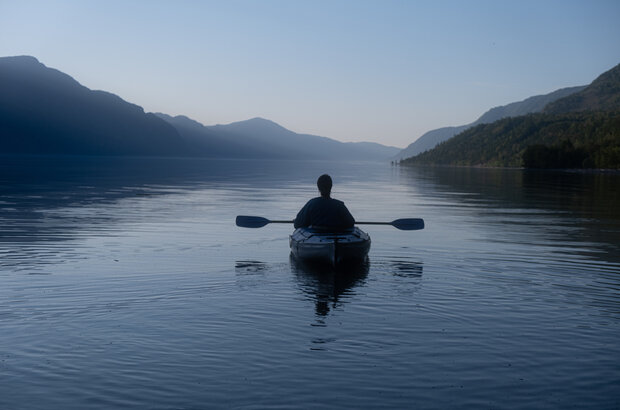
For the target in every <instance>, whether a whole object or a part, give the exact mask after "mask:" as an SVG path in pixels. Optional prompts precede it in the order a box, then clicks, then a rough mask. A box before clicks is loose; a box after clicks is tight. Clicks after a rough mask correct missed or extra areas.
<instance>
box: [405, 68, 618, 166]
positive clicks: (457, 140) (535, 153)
mask: <svg viewBox="0 0 620 410" xmlns="http://www.w3.org/2000/svg"><path fill="white" fill-rule="evenodd" d="M619 101H620V65H618V66H616V67H614V68H613V69H611V70H609V71H607V72H606V73H603V74H602V75H601V76H599V77H598V78H597V79H596V80H594V81H593V82H592V83H591V84H590V85H589V86H587V87H586V88H584V89H583V90H581V91H579V92H577V93H574V94H571V95H569V96H566V97H564V98H562V99H559V100H557V101H555V102H552V103H550V104H549V105H548V106H547V107H546V108H545V109H543V110H542V112H540V113H535V114H528V115H524V116H519V117H509V118H504V119H501V120H498V121H495V122H493V123H490V124H480V125H478V126H476V127H473V128H469V129H467V130H465V131H464V132H462V133H460V134H458V135H457V136H455V137H453V138H451V139H450V140H447V141H445V142H443V143H441V144H439V145H438V146H437V147H435V148H434V149H432V150H430V151H426V152H423V153H421V154H419V155H417V156H415V157H412V158H409V159H407V160H405V161H403V162H401V163H403V164H405V165H407V164H424V165H462V166H513V167H519V166H525V167H528V168H615V169H618V168H620V105H619V104H618V102H619Z"/></svg>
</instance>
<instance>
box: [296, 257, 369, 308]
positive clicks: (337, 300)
mask: <svg viewBox="0 0 620 410" xmlns="http://www.w3.org/2000/svg"><path fill="white" fill-rule="evenodd" d="M290 263H291V271H292V272H293V274H294V275H295V279H296V280H297V283H298V285H299V287H300V289H301V290H302V292H304V294H305V295H307V296H308V297H310V299H311V300H313V301H314V302H315V312H316V314H317V316H327V314H329V312H330V309H337V308H339V307H340V306H342V305H343V304H344V303H346V302H347V300H348V299H350V298H351V297H352V296H354V295H355V288H356V287H358V286H364V281H365V279H366V277H367V276H368V270H369V265H370V262H369V261H368V260H367V261H365V262H362V263H359V264H352V265H344V266H337V267H333V266H327V265H325V264H312V263H308V262H304V261H301V260H299V259H297V258H295V257H294V256H293V255H291V256H290Z"/></svg>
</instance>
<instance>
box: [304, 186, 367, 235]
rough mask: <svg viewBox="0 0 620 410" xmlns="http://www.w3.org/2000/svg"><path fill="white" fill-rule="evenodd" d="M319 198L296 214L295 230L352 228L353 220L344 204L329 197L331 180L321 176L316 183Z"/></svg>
mask: <svg viewBox="0 0 620 410" xmlns="http://www.w3.org/2000/svg"><path fill="white" fill-rule="evenodd" d="M316 185H317V187H318V188H319V192H320V193H321V196H319V197H316V198H312V199H311V200H309V201H308V202H307V203H306V205H304V207H303V208H301V210H300V211H299V213H297V216H296V217H295V222H294V225H295V228H307V227H310V226H313V227H315V228H328V229H333V230H339V229H349V228H353V225H354V224H355V219H353V216H352V215H351V213H350V212H349V210H348V209H347V207H346V206H345V204H344V202H342V201H339V200H337V199H333V198H331V197H330V194H331V191H332V178H331V177H330V176H329V175H327V174H323V175H321V176H320V177H319V179H318V180H317V181H316Z"/></svg>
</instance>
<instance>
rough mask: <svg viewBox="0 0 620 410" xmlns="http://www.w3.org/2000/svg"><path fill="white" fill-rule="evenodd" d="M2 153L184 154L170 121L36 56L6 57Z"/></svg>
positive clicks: (0, 111) (1, 89) (1, 72)
mask: <svg viewBox="0 0 620 410" xmlns="http://www.w3.org/2000/svg"><path fill="white" fill-rule="evenodd" d="M0 135H1V138H0V153H3V154H69V155H84V154H85V155H181V154H183V153H185V152H186V151H187V149H186V147H185V142H184V141H183V139H182V138H181V137H180V135H179V134H178V132H177V131H176V130H175V129H174V127H172V126H170V124H168V123H166V122H165V121H162V120H161V119H160V118H157V117H156V116H155V115H153V114H147V113H145V112H144V110H143V109H142V108H141V107H139V106H137V105H134V104H130V103H128V102H126V101H124V100H122V99H121V98H119V97H118V96H116V95H114V94H110V93H107V92H104V91H93V90H90V89H88V88H86V87H84V86H82V85H81V84H79V83H78V82H77V81H75V80H74V79H73V78H71V77H70V76H68V75H66V74H64V73H62V72H60V71H58V70H54V69H51V68H48V67H46V66H44V65H43V64H41V63H40V62H39V61H38V60H37V59H35V58H34V57H27V56H22V57H3V58H0Z"/></svg>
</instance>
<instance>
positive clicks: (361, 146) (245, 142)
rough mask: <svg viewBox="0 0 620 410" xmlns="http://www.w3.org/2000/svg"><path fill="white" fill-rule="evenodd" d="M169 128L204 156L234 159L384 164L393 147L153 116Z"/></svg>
mask: <svg viewBox="0 0 620 410" xmlns="http://www.w3.org/2000/svg"><path fill="white" fill-rule="evenodd" d="M157 115H158V116H159V117H160V118H163V119H165V120H166V121H168V122H169V123H170V124H172V125H173V126H174V127H175V128H176V129H177V131H178V132H179V133H180V134H181V136H183V137H184V138H185V139H186V140H187V141H188V142H189V143H191V144H192V145H194V146H195V147H196V148H197V149H199V150H202V152H204V155H212V156H218V157H236V158H288V159H328V160H340V159H347V160H386V159H388V158H390V157H391V156H392V155H394V153H395V152H398V151H399V149H398V148H395V147H386V146H384V145H380V144H374V143H343V142H340V141H336V140H333V139H330V138H326V137H319V136H316V135H308V134H298V133H295V132H293V131H290V130H288V129H286V128H284V127H282V126H281V125H279V124H277V123H275V122H273V121H270V120H266V119H264V118H252V119H250V120H246V121H239V122H234V123H232V124H226V125H214V126H205V125H202V124H200V123H199V122H197V121H194V120H191V119H189V118H187V117H183V116H177V117H171V116H169V115H166V114H161V113H158V114H157Z"/></svg>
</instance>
